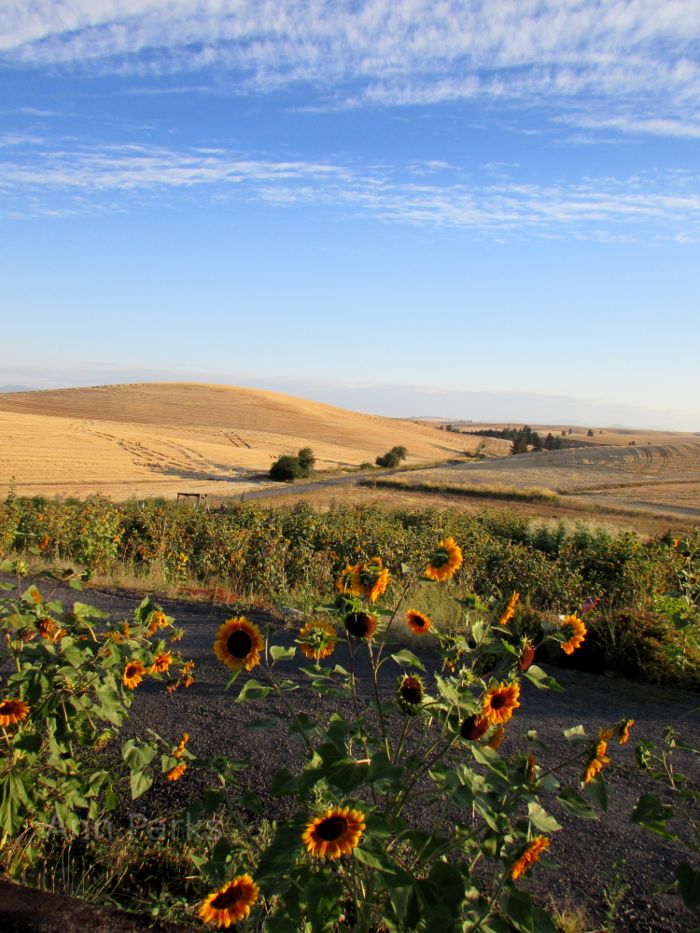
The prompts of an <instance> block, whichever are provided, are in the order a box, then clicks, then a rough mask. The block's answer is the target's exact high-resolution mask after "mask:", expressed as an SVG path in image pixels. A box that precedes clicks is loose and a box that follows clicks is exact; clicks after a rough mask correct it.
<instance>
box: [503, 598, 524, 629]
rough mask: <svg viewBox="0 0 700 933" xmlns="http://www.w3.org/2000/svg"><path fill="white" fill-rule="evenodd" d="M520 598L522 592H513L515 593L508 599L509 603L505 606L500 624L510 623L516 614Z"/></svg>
mask: <svg viewBox="0 0 700 933" xmlns="http://www.w3.org/2000/svg"><path fill="white" fill-rule="evenodd" d="M519 599H520V593H518V592H515V593H513V595H512V596H511V597H510V599H509V600H508V605H507V606H506V607H505V609H504V610H503V612H502V613H501V618H500V619H499V620H498V624H499V625H508V623H509V622H510V620H511V619H512V618H513V616H514V615H515V607H516V606H517V604H518V600H519Z"/></svg>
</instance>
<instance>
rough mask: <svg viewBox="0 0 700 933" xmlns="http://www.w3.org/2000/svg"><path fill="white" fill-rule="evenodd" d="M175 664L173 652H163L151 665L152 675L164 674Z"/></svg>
mask: <svg viewBox="0 0 700 933" xmlns="http://www.w3.org/2000/svg"><path fill="white" fill-rule="evenodd" d="M172 663H173V653H172V651H161V653H160V654H157V655H156V657H155V659H154V661H153V664H152V665H151V673H152V674H164V673H165V672H166V671H167V670H168V668H169V667H170V665H171V664H172Z"/></svg>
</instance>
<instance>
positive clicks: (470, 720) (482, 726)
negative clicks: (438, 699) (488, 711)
mask: <svg viewBox="0 0 700 933" xmlns="http://www.w3.org/2000/svg"><path fill="white" fill-rule="evenodd" d="M489 729H490V724H489V722H488V720H487V719H484V718H483V717H482V716H480V715H477V714H473V715H472V716H467V718H466V719H463V720H462V722H461V724H460V727H459V734H460V735H461V736H462V738H463V739H464V740H465V741H467V742H476V741H477V740H478V739H480V738H481V737H482V736H484V735H486V733H487V732H488V731H489Z"/></svg>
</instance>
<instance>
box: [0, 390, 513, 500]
mask: <svg viewBox="0 0 700 933" xmlns="http://www.w3.org/2000/svg"><path fill="white" fill-rule="evenodd" d="M483 440H484V439H483V438H478V437H467V436H464V435H458V434H454V435H453V434H450V433H448V432H445V431H441V430H439V429H438V428H437V427H432V426H429V425H425V424H420V423H415V422H411V421H401V420H397V419H391V418H382V417H379V416H374V415H364V414H359V413H357V412H353V411H347V410H345V409H341V408H334V407H332V406H330V405H324V404H321V403H319V402H311V401H307V400H304V399H300V398H294V397H292V396H287V395H280V394H278V393H275V392H266V391H262V390H259V389H249V388H238V387H233V386H222V385H204V384H191V383H138V384H132V385H111V386H97V387H94V388H84V389H61V390H51V391H40V392H17V393H7V394H0V494H3V493H4V492H5V491H6V490H7V488H8V485H9V483H10V481H11V479H12V477H14V478H15V481H16V485H17V491H18V492H19V493H20V494H23V495H36V494H49V495H61V496H64V495H73V496H81V497H83V496H86V495H89V494H91V493H96V492H99V493H102V494H104V495H109V496H111V497H112V498H115V499H125V498H128V497H130V496H147V495H148V496H153V495H161V496H174V495H175V494H176V493H177V492H180V491H187V492H208V493H213V494H216V495H223V496H227V495H237V494H239V493H241V492H244V491H246V490H249V489H252V488H257V487H258V486H259V485H260V479H259V478H256V476H255V474H259V473H260V472H261V471H267V470H268V469H269V467H270V464H271V462H272V461H273V460H275V459H276V458H277V457H278V456H279V455H280V454H286V453H296V451H297V450H298V449H299V448H300V447H307V446H308V447H311V448H312V449H313V451H314V453H315V455H316V458H317V468H318V469H330V468H342V467H349V466H357V465H359V464H360V463H362V462H365V461H369V462H372V463H373V462H374V458H375V457H376V456H377V455H378V454H380V453H384V452H385V451H386V450H388V449H389V448H391V447H393V446H395V445H402V446H404V447H406V448H407V449H408V452H409V460H408V462H414V463H415V462H420V461H423V462H425V461H434V460H444V459H446V458H448V457H451V456H455V455H459V454H461V453H464V452H469V451H474V450H476V449H477V447H479V445H480V444H481V443H482V442H483ZM505 444H506V442H503V441H495V442H489V444H487V447H488V448H489V449H491V447H493V448H494V451H495V450H496V449H497V448H496V446H495V445H505ZM504 449H505V448H504Z"/></svg>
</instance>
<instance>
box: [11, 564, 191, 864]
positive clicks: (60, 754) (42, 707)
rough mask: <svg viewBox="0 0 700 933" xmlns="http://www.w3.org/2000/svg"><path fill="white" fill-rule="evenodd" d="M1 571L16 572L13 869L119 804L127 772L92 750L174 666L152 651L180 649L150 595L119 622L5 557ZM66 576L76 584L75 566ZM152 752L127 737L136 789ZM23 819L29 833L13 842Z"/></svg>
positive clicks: (144, 782)
mask: <svg viewBox="0 0 700 933" xmlns="http://www.w3.org/2000/svg"><path fill="white" fill-rule="evenodd" d="M0 571H2V572H3V573H10V574H15V575H18V576H17V579H18V585H17V587H16V588H15V586H14V584H0V589H2V591H4V593H5V595H4V596H3V597H2V598H1V599H0V663H1V664H2V670H3V671H4V674H3V675H2V678H1V679H0V858H2V859H3V861H4V863H5V870H6V871H7V872H9V873H10V874H12V873H13V872H14V871H15V870H20V869H24V868H26V866H27V865H28V864H31V862H32V861H33V860H34V859H36V858H38V857H39V853H40V843H41V841H42V839H45V838H46V836H47V834H50V833H51V832H53V831H56V830H59V831H60V832H62V833H63V834H64V835H65V836H77V835H79V834H80V832H81V828H82V826H83V823H84V822H85V821H95V820H97V819H98V817H100V816H101V815H103V814H104V813H105V812H106V811H109V810H110V809H113V808H114V807H115V806H116V802H117V797H116V789H117V788H118V786H119V784H120V780H121V777H122V775H121V774H120V773H119V772H118V770H115V769H114V768H106V767H105V766H104V764H103V763H102V761H101V759H100V757H99V756H98V755H97V754H96V752H97V751H98V750H99V749H101V748H103V747H104V746H105V745H107V744H108V743H110V742H111V741H113V740H114V739H115V737H116V736H117V734H118V732H119V729H120V727H121V726H122V725H123V724H124V722H125V720H126V717H127V714H128V710H129V707H130V706H131V703H132V699H133V695H134V689H135V688H136V687H137V686H138V683H139V682H140V681H141V680H142V679H143V678H144V677H154V678H156V679H159V680H160V679H162V678H163V676H168V675H167V669H166V670H162V668H163V666H164V665H162V664H161V665H160V666H159V665H158V664H156V659H157V658H161V659H162V658H163V656H164V655H167V656H168V662H169V663H171V662H174V663H177V661H178V657H177V656H175V657H174V656H173V652H172V651H170V652H166V643H165V641H164V640H163V639H162V637H161V635H160V633H161V632H162V631H167V630H168V629H171V628H172V620H170V619H168V618H167V616H165V614H164V613H163V612H162V611H161V610H160V609H159V607H157V606H156V605H155V604H153V603H151V602H150V600H148V599H145V600H144V601H143V602H142V603H141V605H140V606H139V608H138V609H137V610H136V611H135V613H134V617H133V619H132V620H131V622H130V623H128V624H126V623H125V624H124V625H119V626H116V625H114V624H111V623H109V621H108V620H107V613H105V612H103V611H101V610H99V609H96V608H94V607H93V606H90V605H87V604H85V603H82V602H75V603H73V606H72V608H71V609H64V608H63V606H62V605H61V603H59V602H57V601H55V600H52V599H50V598H49V599H47V600H45V599H44V596H43V595H42V593H41V591H40V590H39V589H38V587H37V586H35V585H31V586H28V587H25V586H23V585H22V575H23V573H24V570H23V568H22V566H21V564H19V565H18V564H17V563H14V564H13V563H11V562H10V561H4V562H3V563H1V564H0ZM42 578H43V579H44V580H46V581H47V582H49V581H51V580H52V579H53V580H56V579H59V578H58V577H56V576H54V575H52V574H50V573H44V574H42ZM60 579H61V580H63V581H65V580H66V579H68V580H70V582H71V585H73V586H74V587H75V588H76V589H79V588H80V583H79V581H77V580H75V579H73V578H71V577H70V574H69V573H64V574H62V575H61V577H60ZM12 590H14V591H15V592H14V596H11V595H10V593H11V591H12ZM168 666H169V664H168ZM156 668H159V670H160V671H161V672H157V670H156ZM127 681H130V683H131V686H129V685H128V684H127ZM153 754H154V752H153V751H152V749H151V748H150V746H148V745H143V744H139V743H137V742H136V741H135V740H131V741H129V742H127V743H125V745H124V746H123V749H122V755H123V759H124V762H125V763H126V765H127V769H126V774H127V775H128V776H129V779H130V783H131V789H132V796H133V797H137V796H140V794H141V793H143V792H144V791H145V790H146V789H147V788H148V787H149V786H150V783H151V779H150V778H149V777H148V775H147V774H146V769H147V766H148V764H149V763H150V761H151V759H152V757H153ZM27 826H31V828H32V830H33V834H32V835H31V838H30V840H29V843H27V844H22V845H21V846H20V847H19V849H18V850H16V849H15V848H13V846H14V842H15V840H16V839H17V838H18V837H19V836H21V835H22V834H23V833H26V829H27ZM18 851H19V853H20V856H21V857H20V858H19V860H17V852H18Z"/></svg>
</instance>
